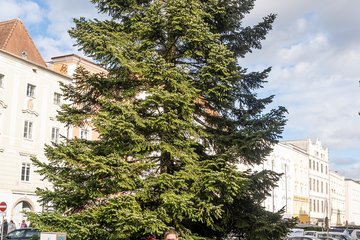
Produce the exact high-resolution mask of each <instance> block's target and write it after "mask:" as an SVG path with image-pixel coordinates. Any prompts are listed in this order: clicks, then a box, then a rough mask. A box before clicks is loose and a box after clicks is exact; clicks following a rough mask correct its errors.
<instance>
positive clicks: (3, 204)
mask: <svg viewBox="0 0 360 240" xmlns="http://www.w3.org/2000/svg"><path fill="white" fill-rule="evenodd" d="M6 207H7V205H6V202H1V203H0V211H1V212H5V210H6Z"/></svg>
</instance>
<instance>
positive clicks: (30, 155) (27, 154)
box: [19, 152, 36, 157]
mask: <svg viewBox="0 0 360 240" xmlns="http://www.w3.org/2000/svg"><path fill="white" fill-rule="evenodd" d="M19 154H20V156H23V157H35V156H36V155H35V154H33V153H27V152H19Z"/></svg>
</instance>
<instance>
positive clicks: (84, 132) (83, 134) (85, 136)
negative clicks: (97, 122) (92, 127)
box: [80, 128, 89, 139]
mask: <svg viewBox="0 0 360 240" xmlns="http://www.w3.org/2000/svg"><path fill="white" fill-rule="evenodd" d="M88 135H89V132H88V130H87V129H86V128H81V129H80V138H81V139H88Z"/></svg>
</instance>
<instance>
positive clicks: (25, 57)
mask: <svg viewBox="0 0 360 240" xmlns="http://www.w3.org/2000/svg"><path fill="white" fill-rule="evenodd" d="M27 56H28V55H27V52H26V51H22V52H21V57H22V58H23V59H27Z"/></svg>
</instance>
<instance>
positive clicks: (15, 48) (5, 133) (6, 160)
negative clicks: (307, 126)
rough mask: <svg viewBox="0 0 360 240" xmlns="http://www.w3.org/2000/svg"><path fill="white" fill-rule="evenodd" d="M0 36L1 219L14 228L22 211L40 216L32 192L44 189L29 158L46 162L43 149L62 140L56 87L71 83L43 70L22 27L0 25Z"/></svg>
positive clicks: (14, 23)
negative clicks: (39, 188) (3, 218)
mask: <svg viewBox="0 0 360 240" xmlns="http://www.w3.org/2000/svg"><path fill="white" fill-rule="evenodd" d="M0 32H1V34H2V35H1V37H0V163H1V167H0V202H5V203H6V204H7V209H6V211H5V213H4V214H3V215H5V216H4V217H5V218H6V219H9V220H10V219H13V220H14V221H15V223H16V224H19V223H20V222H21V220H23V219H24V216H23V213H22V211H23V210H28V211H35V212H39V211H42V210H43V209H42V208H41V206H40V204H39V203H38V197H37V196H36V195H35V189H36V187H41V188H43V187H46V186H49V184H48V183H47V182H46V181H43V180H42V179H41V178H40V176H39V175H38V174H37V173H35V170H36V169H35V167H34V166H33V164H32V162H31V161H30V158H31V157H32V156H35V157H37V158H38V159H40V160H42V161H46V158H45V156H44V145H45V144H51V142H58V141H61V138H60V135H66V134H67V132H66V131H67V129H66V128H65V127H64V126H63V125H62V124H60V123H59V122H58V121H57V120H56V114H57V112H56V111H57V110H59V108H60V104H61V103H62V102H63V100H62V94H61V90H60V87H59V82H63V83H71V79H70V78H69V77H67V76H65V75H63V74H59V73H57V72H55V71H52V70H49V69H48V68H47V66H46V64H45V62H44V61H43V60H42V58H41V55H39V53H38V51H37V49H36V47H35V45H34V44H33V42H32V40H31V38H30V36H29V35H28V33H27V31H26V29H25V27H24V26H23V24H22V23H21V21H19V20H17V19H15V20H10V21H6V22H0ZM20 40H22V41H20ZM14 42H15V43H14ZM22 43H24V44H22Z"/></svg>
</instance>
